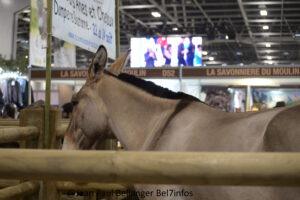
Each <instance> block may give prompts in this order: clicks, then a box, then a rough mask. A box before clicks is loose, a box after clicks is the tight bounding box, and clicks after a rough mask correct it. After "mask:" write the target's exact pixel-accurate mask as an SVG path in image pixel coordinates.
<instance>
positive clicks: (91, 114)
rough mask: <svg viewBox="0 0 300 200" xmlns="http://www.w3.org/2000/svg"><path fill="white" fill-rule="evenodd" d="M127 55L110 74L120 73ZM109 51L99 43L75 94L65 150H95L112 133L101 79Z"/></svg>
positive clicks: (118, 61) (114, 64)
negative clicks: (85, 75)
mask: <svg viewBox="0 0 300 200" xmlns="http://www.w3.org/2000/svg"><path fill="white" fill-rule="evenodd" d="M126 58H127V54H126V55H124V56H122V57H120V58H118V59H117V60H116V61H115V62H114V63H113V64H112V65H111V67H110V69H109V71H110V73H113V74H115V75H118V73H120V70H121V69H122V67H123V65H124V64H125V62H126ZM106 63H107V51H106V49H105V47H104V46H100V47H99V49H98V51H97V52H96V55H95V57H94V58H93V60H92V63H91V65H90V67H89V73H88V78H87V80H86V83H85V85H84V86H83V87H82V88H81V89H80V91H79V92H78V93H77V94H75V95H73V97H72V104H73V107H74V108H73V113H72V119H71V121H70V124H69V128H68V130H67V133H66V134H65V140H64V145H63V148H64V149H92V148H94V147H95V146H96V145H97V142H98V141H99V139H101V138H103V137H105V136H106V135H107V134H110V132H111V130H110V127H109V123H108V120H109V119H108V115H107V110H106V106H105V104H104V102H103V100H102V98H101V82H102V81H103V79H104V76H105V72H104V69H105V66H106Z"/></svg>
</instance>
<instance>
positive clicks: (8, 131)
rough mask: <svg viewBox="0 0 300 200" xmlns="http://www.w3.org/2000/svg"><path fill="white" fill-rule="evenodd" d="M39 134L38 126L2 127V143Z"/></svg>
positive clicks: (0, 132) (0, 141)
mask: <svg viewBox="0 0 300 200" xmlns="http://www.w3.org/2000/svg"><path fill="white" fill-rule="evenodd" d="M38 135H39V130H38V128H36V127H34V126H28V127H19V126H16V127H8V128H1V129H0V143H8V142H15V141H18V140H25V139H28V138H30V137H37V136H38Z"/></svg>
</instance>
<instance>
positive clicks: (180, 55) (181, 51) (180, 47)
mask: <svg viewBox="0 0 300 200" xmlns="http://www.w3.org/2000/svg"><path fill="white" fill-rule="evenodd" d="M183 42H184V37H182V38H181V41H180V44H179V45H178V54H177V58H178V66H181V65H183V66H186V62H185V60H184V54H185V49H184V44H183Z"/></svg>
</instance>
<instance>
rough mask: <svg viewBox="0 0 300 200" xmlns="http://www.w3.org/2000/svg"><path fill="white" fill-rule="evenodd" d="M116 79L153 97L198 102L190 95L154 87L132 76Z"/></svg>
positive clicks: (121, 75) (126, 75)
mask: <svg viewBox="0 0 300 200" xmlns="http://www.w3.org/2000/svg"><path fill="white" fill-rule="evenodd" d="M118 79H119V80H122V81H124V82H126V83H129V84H131V85H134V86H136V87H138V88H140V89H142V90H144V91H146V92H148V93H150V94H152V95H154V96H157V97H161V98H167V99H184V100H188V101H198V102H200V100H199V99H198V98H196V97H194V96H192V95H189V94H186V93H183V92H173V91H171V90H169V89H167V88H164V87H161V86H158V85H156V84H155V83H153V82H151V81H145V80H143V79H140V78H137V77H135V76H133V75H130V74H126V73H121V74H119V75H118Z"/></svg>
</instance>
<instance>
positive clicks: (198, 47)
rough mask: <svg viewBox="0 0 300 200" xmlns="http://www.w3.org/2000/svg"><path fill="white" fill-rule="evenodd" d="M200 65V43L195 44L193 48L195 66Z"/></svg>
mask: <svg viewBox="0 0 300 200" xmlns="http://www.w3.org/2000/svg"><path fill="white" fill-rule="evenodd" d="M201 65H202V49H201V45H200V44H199V45H197V48H196V50H195V66H201Z"/></svg>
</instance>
